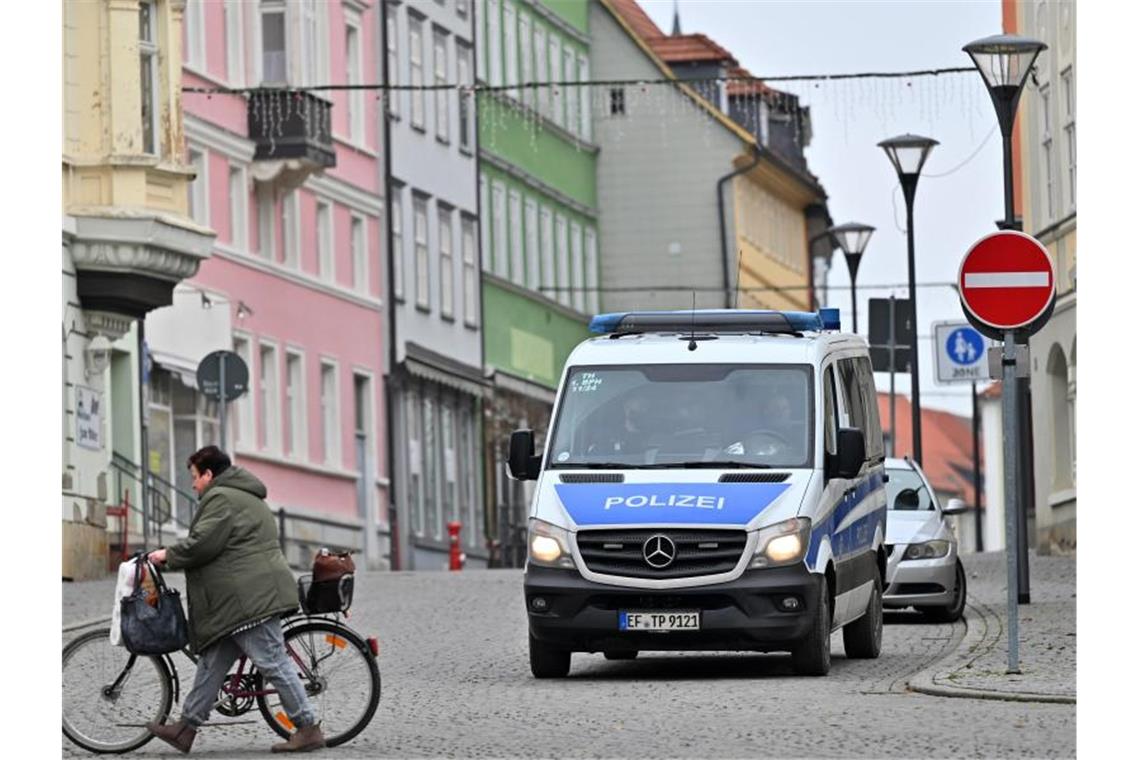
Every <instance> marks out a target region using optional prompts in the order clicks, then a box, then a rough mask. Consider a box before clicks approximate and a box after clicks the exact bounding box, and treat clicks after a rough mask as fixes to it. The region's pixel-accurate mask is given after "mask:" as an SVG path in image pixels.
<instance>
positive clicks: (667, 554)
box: [641, 533, 677, 570]
mask: <svg viewBox="0 0 1140 760" xmlns="http://www.w3.org/2000/svg"><path fill="white" fill-rule="evenodd" d="M641 554H642V556H644V557H645V561H646V562H647V563H648V564H649V566H650V567H652V568H655V569H657V570H661V569H662V568H666V567H669V565H671V564H673V560H675V559H676V558H677V545H676V544H674V543H673V540H672V539H671V538H669V537H668V536H663V535H661V534H660V533H658V534H656V535H653V536H650V537H649V538H648V539H647V540H646V541H645V545H644V546H642V547H641Z"/></svg>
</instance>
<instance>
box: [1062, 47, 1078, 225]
mask: <svg viewBox="0 0 1140 760" xmlns="http://www.w3.org/2000/svg"><path fill="white" fill-rule="evenodd" d="M1061 88H1062V90H1063V92H1062V95H1063V96H1064V98H1065V103H1064V109H1065V113H1064V117H1065V118H1064V122H1065V151H1066V156H1065V158H1066V160H1067V161H1068V179H1069V210H1070V211H1071V210H1074V209H1076V207H1077V122H1076V114H1075V113H1074V112H1073V67H1072V66H1070V67H1069V68H1067V69H1065V70H1064V71H1062V72H1061Z"/></svg>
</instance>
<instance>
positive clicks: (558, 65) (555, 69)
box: [550, 35, 565, 127]
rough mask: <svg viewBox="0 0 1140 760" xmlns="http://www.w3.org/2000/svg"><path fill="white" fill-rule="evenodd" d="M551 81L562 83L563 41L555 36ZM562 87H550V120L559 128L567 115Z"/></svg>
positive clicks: (552, 40)
mask: <svg viewBox="0 0 1140 760" xmlns="http://www.w3.org/2000/svg"><path fill="white" fill-rule="evenodd" d="M550 81H551V82H561V81H562V40H561V39H559V38H558V37H555V36H554V35H551V37H550ZM562 103H563V98H562V86H561V85H551V87H550V111H551V113H550V118H551V119H552V120H553V121H554V123H555V124H557V125H558V126H560V127H561V126H562V125H563V123H564V122H563V117H564V116H565V113H564V112H563V108H562Z"/></svg>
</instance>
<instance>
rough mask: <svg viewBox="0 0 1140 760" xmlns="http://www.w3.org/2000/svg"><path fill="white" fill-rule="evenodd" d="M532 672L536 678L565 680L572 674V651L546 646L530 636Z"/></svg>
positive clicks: (532, 635)
mask: <svg viewBox="0 0 1140 760" xmlns="http://www.w3.org/2000/svg"><path fill="white" fill-rule="evenodd" d="M530 672H531V674H532V675H533V676H534V677H535V678H565V677H566V674H567V673H569V672H570V651H569V650H567V649H558V648H557V647H553V646H551V645H549V644H544V643H543V642H541V641H539V640H538V639H536V638H535V637H534V634H533V633H532V634H530Z"/></svg>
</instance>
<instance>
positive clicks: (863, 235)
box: [828, 222, 875, 333]
mask: <svg viewBox="0 0 1140 760" xmlns="http://www.w3.org/2000/svg"><path fill="white" fill-rule="evenodd" d="M874 231H875V228H874V227H871V226H869V225H866V224H859V223H858V222H848V223H847V224H840V225H838V226H836V227H832V228H831V229H829V230H828V232H830V233H831V236H832V237H833V238H835V241H836V242H837V243H839V247H840V248H842V249H843V257H844V258H846V259H847V272H848V273H849V274H850V275H851V332H856V333H857V332H859V311H858V309H857V308H856V306H855V275H856V274H857V273H858V271H859V261H860V260H861V259H862V258H863V251H864V250H866V248H867V241H869V240H870V239H871V233H872V232H874Z"/></svg>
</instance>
